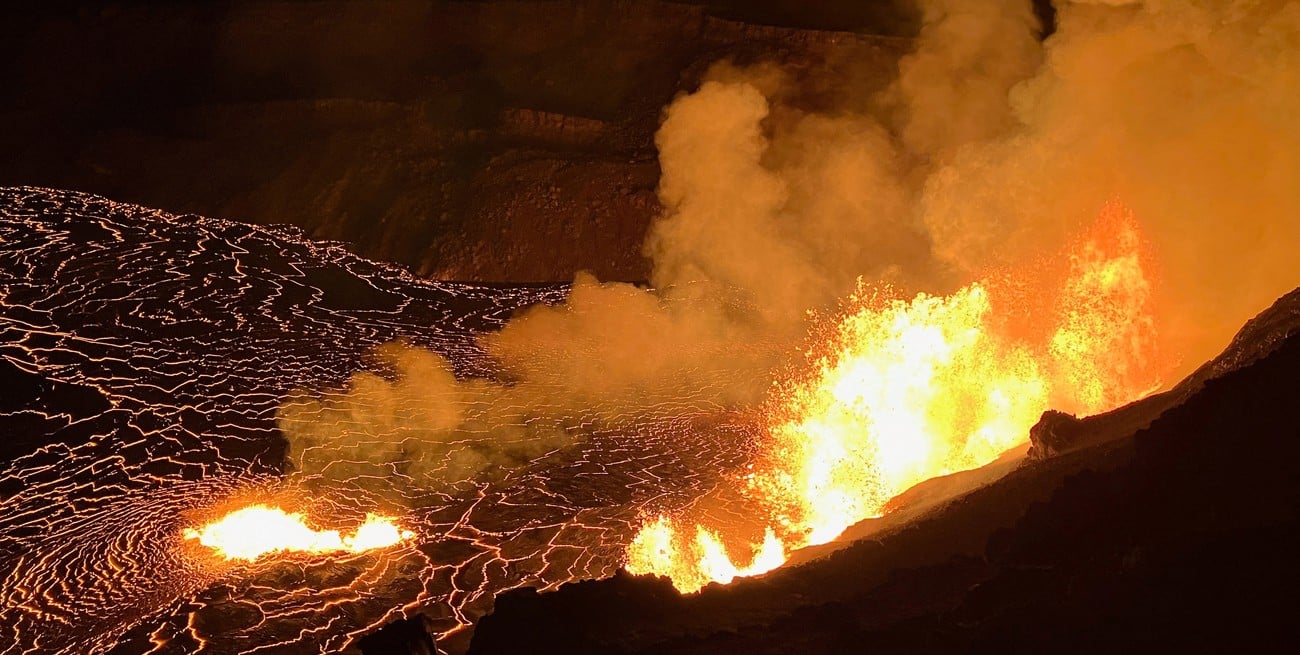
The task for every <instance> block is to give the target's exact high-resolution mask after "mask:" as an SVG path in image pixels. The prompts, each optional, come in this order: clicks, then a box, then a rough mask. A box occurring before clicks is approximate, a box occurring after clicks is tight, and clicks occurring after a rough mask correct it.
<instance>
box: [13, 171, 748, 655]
mask: <svg viewBox="0 0 1300 655" xmlns="http://www.w3.org/2000/svg"><path fill="white" fill-rule="evenodd" d="M565 292H566V288H565V287H564V286H562V285H552V286H516V287H500V286H497V287H492V286H481V285H467V284H451V283H435V282H427V281H423V280H420V279H417V278H414V277H412V276H410V275H408V274H407V273H405V272H403V271H402V270H399V269H395V268H392V267H387V266H384V265H380V264H375V263H372V262H368V261H365V260H362V259H359V258H357V257H355V256H353V255H351V254H349V253H348V252H347V251H346V250H345V249H344V248H343V247H341V246H339V245H335V244H328V243H318V242H313V241H310V240H306V239H304V238H302V237H301V235H300V233H299V232H297V230H296V229H292V228H262V227H253V226H248V225H243V224H239V223H232V222H227V221H221V220H214V219H208V218H203V217H199V216H194V215H185V216H176V215H170V214H167V213H164V212H160V211H154V210H149V209H144V208H141V207H138V206H134V205H126V204H119V203H115V202H112V201H109V200H106V199H104V198H101V197H97V196H92V195H86V194H80V193H74V192H65V191H51V190H47V189H37V188H9V189H0V334H3V339H0V434H3V435H4V440H3V443H0V456H2V458H3V459H2V460H0V653H4V654H5V655H9V654H16V653H77V654H80V653H91V652H94V653H144V652H158V653H189V652H198V651H200V650H202V651H203V652H206V653H247V652H254V651H264V652H275V653H308V652H310V653H316V652H332V651H338V650H341V649H346V648H349V647H350V646H352V645H354V644H355V642H357V641H358V640H359V639H360V637H361V636H362V635H364V634H366V633H367V632H369V631H371V630H373V629H376V628H378V627H379V626H381V625H383V624H384V623H386V622H389V621H392V620H393V619H395V618H399V617H400V616H402V615H403V613H404V612H405V611H416V610H418V611H419V612H422V613H424V614H425V615H426V616H428V617H430V619H431V620H430V621H429V625H431V626H432V627H433V630H434V631H435V632H436V633H437V635H438V637H439V646H440V647H442V648H446V649H451V650H457V649H460V650H463V649H464V647H465V645H466V643H467V637H468V631H467V630H465V628H466V627H467V626H469V625H470V624H471V622H472V621H473V619H475V618H476V617H477V616H479V615H480V614H482V613H483V612H485V611H487V609H489V608H490V606H491V601H492V598H493V595H494V594H495V593H496V592H499V591H503V590H505V589H509V588H512V587H516V586H520V585H531V586H539V587H543V588H549V587H555V586H557V585H559V584H561V583H563V582H567V581H572V580H576V579H583V578H590V577H608V576H610V575H612V574H613V573H614V572H615V570H616V569H617V567H618V565H619V560H620V557H621V554H622V549H623V547H624V545H625V544H626V543H627V541H628V540H629V539H630V538H631V534H632V532H633V531H634V530H635V527H636V526H637V525H638V524H639V516H640V514H641V513H642V511H643V510H645V509H647V508H646V506H647V504H653V505H654V507H652V508H650V509H652V510H657V509H658V508H659V507H660V506H661V504H663V503H671V502H674V499H677V500H678V501H680V502H686V501H687V500H688V499H692V498H695V497H698V496H699V495H701V494H702V493H703V492H705V491H707V489H708V488H710V485H713V484H716V481H717V476H718V475H720V474H721V473H720V472H722V471H727V470H729V469H734V468H735V467H736V466H738V465H739V462H740V460H741V459H743V452H742V450H741V449H737V448H736V447H734V442H735V441H736V440H738V439H740V437H741V434H740V432H738V430H742V428H739V427H735V426H731V427H728V426H727V425H725V424H724V425H718V426H715V427H717V429H697V428H698V425H694V424H692V421H693V420H694V419H693V418H692V417H682V416H671V415H670V413H667V412H666V413H664V416H661V417H660V420H647V421H646V423H645V424H644V425H635V426H631V427H627V428H623V429H620V430H608V429H607V430H597V429H594V428H593V429H591V430H590V433H589V434H585V435H582V438H581V439H578V440H576V443H575V445H572V446H569V447H567V448H561V449H553V450H550V451H547V452H545V453H543V454H540V455H537V456H536V457H535V458H534V459H532V460H531V461H526V462H523V463H522V464H521V465H520V466H519V467H517V468H514V469H511V470H509V471H506V472H504V473H503V472H497V473H496V474H494V475H480V476H479V477H474V478H471V479H466V480H459V481H451V482H453V483H454V484H448V485H446V486H445V488H442V489H439V490H436V492H430V491H427V490H422V489H419V488H415V487H413V486H411V487H408V486H404V485H403V484H402V481H401V480H400V476H394V481H392V484H391V488H390V489H389V491H393V492H396V493H397V494H398V501H397V502H396V503H395V504H392V505H390V506H389V507H387V508H386V509H388V510H389V511H390V512H392V513H396V514H398V518H399V520H400V521H401V522H402V523H403V525H404V527H406V528H409V529H411V530H413V531H414V532H415V533H416V537H415V538H414V539H412V540H409V541H408V542H406V543H405V544H403V545H402V546H400V547H397V548H394V549H389V550H386V551H382V552H376V553H366V554H360V555H349V556H347V557H320V556H314V557H313V556H296V557H284V558H269V559H267V560H265V561H263V560H259V561H258V562H255V563H253V564H240V565H226V564H223V563H213V562H211V561H207V560H205V559H204V558H203V557H195V556H194V554H193V553H191V552H190V551H188V550H187V549H186V547H185V544H184V542H183V540H182V538H181V531H182V530H183V528H185V527H188V525H189V522H190V521H192V518H190V517H191V514H192V513H193V512H196V511H202V510H204V509H205V508H210V507H213V506H216V505H219V504H221V503H223V502H227V500H228V499H229V498H231V497H236V498H238V497H240V495H241V494H250V493H253V494H255V493H264V492H265V493H270V492H273V491H276V490H280V489H281V488H282V487H284V486H286V485H290V484H291V482H292V477H291V476H288V475H287V473H286V471H285V470H284V469H285V464H284V462H285V441H284V439H283V437H282V436H281V434H280V433H279V431H278V429H277V427H276V420H275V414H276V408H277V407H278V406H279V405H280V403H281V402H282V401H283V399H284V398H285V396H286V394H289V393H291V392H293V391H294V390H296V389H307V390H325V391H328V390H331V389H338V388H340V387H341V386H342V385H344V384H346V382H347V380H348V378H349V376H350V375H351V374H352V373H354V372H355V371H357V370H361V369H365V368H367V367H368V366H371V365H373V362H372V361H371V353H372V352H373V349H374V348H375V347H376V346H379V345H381V344H384V343H387V342H390V341H392V340H395V339H403V340H405V341H407V342H409V343H412V344H414V345H417V346H422V347H426V348H429V349H432V350H434V351H437V352H439V353H441V354H443V355H445V356H446V357H448V358H449V360H450V361H451V362H452V363H453V365H454V366H455V368H456V370H457V372H458V374H460V375H490V374H491V368H492V366H491V362H490V361H489V360H488V359H487V357H486V356H485V355H484V353H483V352H482V351H481V350H480V349H479V348H478V346H477V345H476V343H475V340H474V336H475V335H476V334H478V333H481V332H483V331H485V330H491V329H494V328H495V327H498V326H500V325H501V324H502V323H503V322H504V321H505V320H506V319H507V318H509V316H510V315H511V314H512V312H514V311H515V310H517V309H518V308H520V307H522V306H525V305H528V304H532V303H538V302H543V303H549V302H555V301H558V300H560V299H562V298H563V297H564V294H565ZM705 418H706V419H707V417H705ZM268 490H269V491H268ZM386 499H387V500H388V501H389V502H392V494H389V495H388V496H386ZM372 502H378V501H377V499H375V498H370V497H368V496H366V495H365V494H362V493H360V492H357V493H355V494H353V495H347V494H346V493H342V492H341V493H340V494H337V495H332V494H328V493H326V494H319V495H309V497H307V498H305V499H303V503H304V504H305V505H306V507H307V508H308V509H309V510H311V511H309V512H308V513H309V515H311V514H314V513H315V512H316V510H320V511H322V512H327V513H336V514H347V515H350V516H356V515H359V514H361V513H364V512H366V511H370V510H371V509H373V507H372ZM208 559H211V558H208Z"/></svg>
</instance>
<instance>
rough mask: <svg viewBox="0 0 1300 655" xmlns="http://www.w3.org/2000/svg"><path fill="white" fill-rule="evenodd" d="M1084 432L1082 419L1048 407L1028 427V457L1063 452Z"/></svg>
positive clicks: (1040, 457)
mask: <svg viewBox="0 0 1300 655" xmlns="http://www.w3.org/2000/svg"><path fill="white" fill-rule="evenodd" d="M1086 432H1087V428H1086V427H1085V425H1084V423H1083V421H1080V420H1079V419H1078V418H1077V417H1076V416H1075V415H1074V414H1066V413H1065V412H1058V411H1056V410H1054V409H1049V410H1047V411H1045V412H1043V415H1042V417H1041V418H1039V419H1038V422H1037V423H1035V424H1034V427H1032V428H1029V443H1030V446H1029V457H1030V458H1031V459H1044V458H1047V457H1051V456H1053V455H1056V454H1059V453H1061V452H1064V451H1066V450H1068V449H1069V448H1070V446H1071V445H1072V444H1073V443H1074V442H1076V441H1078V439H1079V437H1080V435H1082V434H1086Z"/></svg>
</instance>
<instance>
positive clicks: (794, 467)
mask: <svg viewBox="0 0 1300 655" xmlns="http://www.w3.org/2000/svg"><path fill="white" fill-rule="evenodd" d="M1144 259H1145V257H1144V254H1143V248H1142V243H1141V236H1140V234H1139V232H1138V229H1137V222H1136V221H1135V220H1134V218H1133V216H1132V214H1131V212H1129V211H1128V210H1127V209H1125V208H1124V207H1123V206H1121V205H1119V204H1118V203H1111V204H1109V205H1107V206H1106V208H1105V209H1104V210H1103V211H1102V215H1101V216H1100V218H1099V220H1098V221H1097V223H1096V225H1095V226H1094V227H1093V228H1092V230H1091V231H1090V232H1089V233H1088V234H1086V235H1084V236H1083V237H1082V238H1080V239H1079V241H1078V242H1077V243H1076V244H1075V245H1074V246H1072V247H1071V248H1070V251H1069V252H1068V253H1067V257H1066V258H1065V260H1064V261H1066V262H1068V264H1067V266H1065V267H1064V268H1065V271H1064V273H1063V274H1057V275H1052V274H1051V272H1050V270H1045V269H1044V268H1043V267H1038V268H1037V269H1035V270H1030V271H1024V272H1021V273H1019V274H1017V275H1012V276H1010V278H1011V279H1010V281H1008V280H1005V279H1002V278H997V279H992V278H991V279H989V280H982V281H977V282H973V283H971V284H969V285H967V286H965V287H963V288H961V289H959V290H957V291H956V292H954V293H952V294H950V295H947V296H931V295H927V294H920V295H917V296H916V297H915V298H913V299H912V300H910V301H909V300H902V299H897V298H890V297H889V296H888V294H887V293H883V292H878V291H872V290H869V289H862V290H860V291H859V293H858V294H856V295H855V296H853V297H852V298H851V301H850V304H849V307H848V310H847V311H846V312H845V314H844V315H843V317H842V319H841V320H840V322H839V325H838V328H837V329H835V330H833V331H832V333H831V335H830V337H831V338H830V339H829V341H828V343H827V344H826V345H823V346H821V347H819V348H816V349H814V350H813V351H812V352H811V353H810V359H811V362H810V363H811V366H810V372H809V373H808V374H807V375H806V376H805V377H803V378H801V379H797V380H796V381H795V382H793V383H791V384H788V385H786V386H784V387H782V388H780V389H779V391H778V392H777V393H775V394H774V395H773V397H772V399H771V402H770V403H769V406H768V409H767V416H768V423H769V427H768V434H767V436H766V439H765V442H764V444H763V446H762V449H761V453H760V455H759V457H758V461H757V462H756V463H755V465H754V466H753V468H752V469H751V471H750V472H749V473H747V474H746V475H744V476H743V477H741V478H739V479H737V480H736V481H735V484H736V485H737V486H738V487H740V489H741V490H742V493H743V494H744V496H745V497H746V498H747V499H748V501H749V502H751V503H752V504H753V505H755V506H757V507H759V508H761V509H760V514H762V518H761V519H760V520H761V522H762V523H761V524H760V525H758V526H748V527H749V531H750V532H751V534H754V536H752V537H749V538H743V537H742V538H740V539H737V536H736V535H734V534H727V533H724V532H723V531H721V530H719V529H716V528H710V527H708V526H706V525H703V524H701V523H696V522H694V521H691V520H690V519H689V517H684V518H679V519H676V520H674V519H672V518H669V517H667V516H662V515H661V516H657V517H655V518H653V519H651V520H649V521H647V522H646V524H645V525H644V526H643V527H642V528H641V530H640V532H639V533H638V534H637V536H636V537H635V539H634V540H633V542H632V544H631V545H630V546H629V547H628V553H627V555H628V561H627V568H628V570H629V571H631V572H633V573H654V574H657V575H663V576H668V577H670V578H672V580H673V583H674V585H675V586H676V587H677V588H678V589H679V590H682V591H685V592H692V591H696V590H699V589H700V588H702V587H703V586H704V585H706V584H708V583H710V582H722V583H727V582H730V581H731V580H732V579H734V578H736V577H743V576H750V575H757V574H760V573H764V572H767V571H769V570H771V569H774V568H776V567H778V566H780V565H781V564H782V563H783V562H784V561H785V560H786V558H787V556H788V553H789V552H790V551H792V550H794V549H796V548H801V547H804V546H808V545H814V544H820V543H825V542H827V541H830V540H832V539H834V538H835V537H836V536H838V535H839V534H840V533H841V532H843V531H844V529H845V528H847V527H849V526H850V525H852V524H854V523H857V522H859V521H861V520H863V519H867V518H871V517H876V516H880V515H882V514H883V513H884V512H885V508H886V505H887V503H889V501H890V500H891V499H893V498H894V497H895V496H897V495H898V494H900V493H902V492H903V491H905V490H907V489H908V488H909V487H911V486H913V485H915V484H917V483H919V482H922V481H924V480H927V479H929V478H932V477H936V476H941V475H947V474H950V473H954V472H957V471H962V470H969V469H972V468H977V467H980V466H983V465H985V464H988V463H990V462H992V461H993V460H995V459H997V458H998V457H999V456H1000V455H1001V454H1003V453H1004V452H1006V451H1007V450H1009V449H1011V448H1014V447H1017V446H1019V445H1022V444H1023V443H1024V442H1025V440H1026V439H1027V437H1028V433H1029V428H1030V427H1031V426H1032V425H1033V424H1034V422H1035V421H1037V420H1038V417H1039V416H1040V415H1041V414H1042V412H1043V411H1044V410H1046V409H1048V408H1049V407H1051V406H1055V407H1057V408H1060V409H1064V410H1067V411H1072V412H1077V413H1084V414H1091V413H1096V412H1099V411H1104V410H1106V409H1110V408H1113V407H1115V406H1118V405H1121V404H1124V403H1127V402H1131V401H1133V400H1136V399H1138V398H1140V397H1142V396H1144V395H1147V394H1149V393H1151V392H1152V391H1154V390H1156V389H1157V388H1159V386H1160V381H1159V380H1160V374H1161V373H1162V372H1164V371H1165V370H1166V367H1164V366H1162V364H1161V360H1160V359H1159V358H1158V357H1157V355H1156V353H1155V327H1154V321H1153V319H1152V309H1151V283H1150V282H1149V281H1148V274H1149V268H1150V267H1149V266H1147V265H1146V264H1145V263H1144ZM1030 278H1032V279H1030ZM1054 280H1063V281H1054ZM692 523H695V524H694V525H693V526H692V525H691V524H692ZM733 530H734V526H733ZM760 535H761V536H760ZM740 542H743V543H748V546H747V547H742V548H739V550H742V551H746V552H743V553H734V552H731V551H729V550H728V548H727V547H726V545H725V544H728V543H730V544H732V545H736V544H737V543H740ZM737 555H739V557H737ZM737 560H739V561H740V562H742V563H737ZM744 562H748V563H744Z"/></svg>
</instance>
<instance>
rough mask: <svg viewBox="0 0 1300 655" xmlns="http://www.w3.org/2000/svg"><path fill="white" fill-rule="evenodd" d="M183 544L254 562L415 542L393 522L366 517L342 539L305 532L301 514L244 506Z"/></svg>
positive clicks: (191, 533)
mask: <svg viewBox="0 0 1300 655" xmlns="http://www.w3.org/2000/svg"><path fill="white" fill-rule="evenodd" d="M182 534H183V535H184V537H185V539H186V540H198V542H199V543H200V544H202V545H204V546H207V547H208V548H211V549H212V550H213V551H214V552H216V554H217V555H220V556H221V557H224V558H225V559H227V560H235V559H239V560H246V561H250V562H251V561H253V560H256V559H258V558H259V557H262V556H263V555H268V554H272V553H282V552H299V553H318V554H321V553H344V552H346V553H360V552H364V551H367V550H373V549H377V548H387V547H389V546H394V545H396V544H398V543H401V542H402V541H406V540H408V539H410V538H412V537H414V536H415V533H413V532H411V531H410V530H403V529H401V528H400V527H398V525H397V524H396V522H394V521H393V519H391V518H388V517H385V516H379V515H377V514H367V515H366V520H365V522H363V523H362V524H361V525H360V526H359V527H357V529H356V531H355V532H353V533H352V534H349V535H343V534H341V533H340V532H339V531H338V530H316V529H313V528H311V527H309V526H308V525H307V523H306V519H304V518H303V515H302V514H298V513H289V512H286V511H284V510H282V509H280V508H278V507H270V506H267V505H249V506H247V507H243V508H241V509H237V510H234V511H232V512H230V513H229V514H226V515H225V516H224V517H222V518H220V519H218V520H216V521H213V522H212V523H209V524H207V525H204V526H202V527H201V528H187V529H186V530H185V531H184V532H183V533H182Z"/></svg>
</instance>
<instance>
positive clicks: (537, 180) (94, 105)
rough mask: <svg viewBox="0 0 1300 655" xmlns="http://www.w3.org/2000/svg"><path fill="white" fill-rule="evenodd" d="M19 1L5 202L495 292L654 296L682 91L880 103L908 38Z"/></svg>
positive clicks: (539, 8) (562, 14)
mask: <svg viewBox="0 0 1300 655" xmlns="http://www.w3.org/2000/svg"><path fill="white" fill-rule="evenodd" d="M10 4H11V5H14V4H16V6H10V7H8V8H7V9H6V10H5V13H4V20H3V21H0V66H3V69H0V79H3V80H4V84H0V125H3V128H2V129H0V148H3V152H4V156H3V157H0V185H5V186H9V185H37V186H48V187H56V188H66V189H74V190H80V191H89V192H93V193H98V194H102V195H105V196H107V197H109V198H112V199H115V200H120V201H127V202H134V203H139V204H143V205H146V206H150V207H156V208H160V209H165V210H168V211H172V212H176V213H183V212H192V213H199V214H203V215H209V216H217V217H221V218H229V219H234V220H240V221H249V222H253V223H260V224H270V223H292V224H295V225H298V226H300V227H302V228H303V229H304V230H306V231H307V233H308V234H309V235H311V236H313V237H316V238H321V239H331V240H341V241H345V242H347V243H349V244H350V246H351V247H352V248H354V249H355V250H356V251H357V252H358V253H359V254H362V255H363V256H367V257H371V258H375V259H382V260H388V261H395V262H399V263H401V264H403V265H406V266H408V267H410V268H411V269H413V270H414V271H415V272H417V273H418V274H421V275H426V276H431V277H440V278H445V279H466V280H489V281H553V280H563V281H567V280H570V279H572V276H573V273H574V272H575V271H577V270H582V269H586V270H591V271H593V272H595V273H596V274H597V275H598V276H599V277H601V278H604V279H622V280H637V279H644V278H645V276H646V274H647V273H648V266H647V263H646V261H645V260H644V259H643V258H642V256H641V254H640V245H641V242H642V240H643V238H644V235H645V230H646V227H647V225H648V224H649V222H650V221H651V220H652V219H653V218H654V216H655V215H656V214H657V212H658V211H659V207H658V204H657V200H656V198H655V193H654V189H655V186H656V184H657V182H658V176H659V169H658V164H657V162H656V158H655V151H654V144H653V135H654V131H655V129H656V127H657V125H658V121H659V116H660V112H661V110H662V108H663V107H664V106H665V105H666V104H667V103H668V102H670V101H671V99H672V97H673V96H674V95H675V94H676V93H678V92H681V91H683V90H690V89H692V88H693V87H694V86H695V85H696V84H697V83H698V81H699V78H700V76H701V75H702V74H703V73H704V71H705V70H707V67H708V66H709V65H710V64H711V63H713V62H715V61H717V60H720V59H733V60H736V61H739V62H741V63H746V62H752V61H757V60H776V61H778V62H781V63H783V64H786V65H789V66H795V67H801V68H804V69H822V70H823V71H825V70H832V71H833V72H835V74H841V75H843V76H844V79H845V82H844V86H845V87H846V88H854V89H857V90H859V91H860V90H861V89H862V88H870V87H875V86H880V85H882V84H884V83H886V82H887V80H888V77H889V76H890V75H891V73H892V71H893V70H894V62H895V61H896V60H897V58H898V56H899V55H901V54H903V53H905V52H907V51H908V50H909V49H910V47H911V37H912V36H913V35H914V34H915V33H916V31H917V30H918V29H919V17H918V13H917V10H916V8H915V7H914V5H913V0H857V1H855V0H831V1H828V2H807V1H804V0H759V1H746V0H720V1H717V2H708V3H705V2H663V1H661V0H542V1H536V0H534V1H523V2H498V1H494V0H489V1H483V2H465V1H461V2H448V1H437V0H354V1H348V0H333V1H321V0H279V1H270V0H206V1H205V0H194V1H190V2H183V1H171V2H168V1H163V0H125V1H119V2H91V1H88V0H53V1H39V0H38V1H28V2H20V3H10ZM1039 4H1040V5H1041V6H1042V7H1043V8H1046V7H1047V5H1046V3H1045V2H1040V3H1039ZM1044 11H1045V14H1044V15H1045V17H1047V10H1046V9H1044ZM1048 22H1050V17H1048ZM850 69H851V70H850ZM864 72H865V73H864ZM536 244H547V246H546V247H544V248H538V247H537V246H536ZM557 244H558V245H559V247H557Z"/></svg>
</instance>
